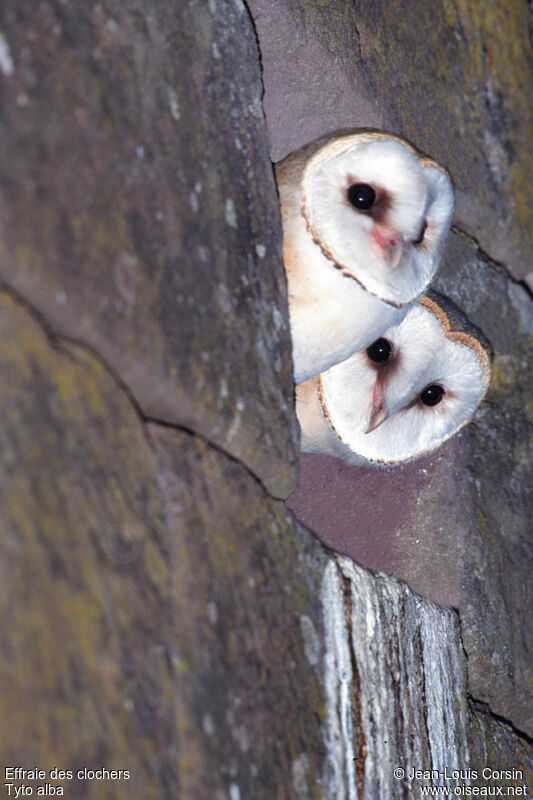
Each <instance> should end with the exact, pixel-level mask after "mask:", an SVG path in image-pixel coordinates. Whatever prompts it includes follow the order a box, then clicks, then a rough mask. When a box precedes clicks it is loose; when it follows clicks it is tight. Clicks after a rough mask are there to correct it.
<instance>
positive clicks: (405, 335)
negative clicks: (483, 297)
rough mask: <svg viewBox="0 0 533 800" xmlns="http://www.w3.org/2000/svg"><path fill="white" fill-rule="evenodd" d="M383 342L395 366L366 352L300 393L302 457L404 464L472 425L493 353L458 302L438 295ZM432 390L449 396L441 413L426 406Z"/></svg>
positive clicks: (311, 382)
mask: <svg viewBox="0 0 533 800" xmlns="http://www.w3.org/2000/svg"><path fill="white" fill-rule="evenodd" d="M462 323H463V324H462ZM382 338H383V339H385V340H386V341H387V342H388V343H389V344H390V347H391V355H390V357H389V359H388V361H387V362H385V363H383V364H376V363H373V362H372V360H371V359H370V357H369V355H368V352H367V351H366V350H364V351H362V352H358V353H355V354H353V355H352V356H350V357H349V358H348V359H346V360H345V361H344V362H342V363H340V364H337V365H335V366H333V367H331V369H329V370H327V371H326V372H324V373H323V374H322V375H320V376H317V377H315V378H312V379H310V380H308V381H306V382H305V383H303V384H301V385H300V386H297V387H296V411H297V414H298V419H299V422H300V426H301V429H302V445H301V446H302V450H304V451H308V452H315V453H326V454H328V455H333V456H338V457H340V458H343V459H345V460H346V461H348V462H349V463H352V464H358V463H365V462H371V463H376V464H397V463H401V462H404V461H410V460H412V459H415V458H418V457H419V456H421V455H423V454H425V453H428V452H430V451H432V450H434V449H436V448H437V447H439V446H440V445H441V444H442V443H443V442H444V441H445V440H446V439H448V438H449V437H450V436H452V435H453V434H454V433H455V432H456V431H458V430H459V429H460V428H461V427H462V426H463V425H465V424H466V423H467V422H468V421H469V420H470V418H471V417H472V414H473V413H474V411H475V409H476V408H477V406H478V405H479V404H480V402H481V401H482V399H483V397H484V395H485V392H486V390H487V387H488V384H489V381H490V374H491V366H490V347H489V345H488V343H486V341H485V339H484V337H483V336H482V334H481V333H480V332H479V331H476V329H474V328H473V327H472V326H470V325H469V324H468V322H467V321H466V320H465V319H464V317H463V318H462V319H461V316H460V312H459V311H458V309H457V308H456V307H454V306H453V305H452V304H451V301H448V300H446V299H444V298H440V297H439V296H438V295H437V294H436V293H431V296H430V297H428V298H423V299H422V301H421V302H419V303H416V304H415V305H414V306H412V307H411V308H410V309H409V311H408V312H407V314H406V316H405V318H404V319H403V320H402V321H401V322H400V323H399V324H398V325H396V326H394V327H392V328H389V330H387V331H385V332H384V333H383V336H382ZM429 386H438V387H441V388H442V389H443V390H444V391H443V394H442V397H441V399H440V401H439V402H438V403H437V404H436V405H434V406H427V405H424V404H423V402H422V400H421V396H423V393H424V390H426V389H427V387H429ZM373 420H374V424H376V427H375V429H373V430H372V425H373ZM369 429H370V431H369Z"/></svg>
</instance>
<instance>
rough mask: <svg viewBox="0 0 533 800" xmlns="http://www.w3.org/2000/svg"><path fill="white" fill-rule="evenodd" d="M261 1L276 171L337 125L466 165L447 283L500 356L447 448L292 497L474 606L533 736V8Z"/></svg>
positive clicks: (415, 581)
mask: <svg viewBox="0 0 533 800" xmlns="http://www.w3.org/2000/svg"><path fill="white" fill-rule="evenodd" d="M250 7H251V9H252V12H253V14H254V18H255V22H256V27H257V31H258V36H259V43H260V48H261V54H262V63H263V70H264V82H265V110H266V114H267V123H268V126H269V131H270V137H271V143H272V153H273V158H274V159H275V160H277V159H278V158H281V157H283V156H284V155H286V153H287V152H289V151H291V150H293V149H295V148H297V147H300V146H302V145H303V144H305V143H307V142H308V141H310V140H311V139H313V138H315V137H317V136H319V135H321V134H323V133H325V132H328V131H332V130H335V129H341V128H345V127H357V126H363V127H366V126H379V127H382V128H384V129H386V130H390V131H391V132H392V133H395V134H399V135H401V136H405V137H406V138H408V139H410V140H411V141H412V142H413V143H414V144H415V145H416V146H417V147H419V148H420V149H421V150H422V151H424V152H427V153H429V154H430V155H431V156H432V157H434V158H436V159H437V160H439V161H441V162H442V163H443V164H444V165H445V166H446V167H447V168H448V169H449V170H450V172H451V175H452V179H453V181H454V184H455V187H456V192H457V211H456V217H455V225H456V233H454V234H452V235H451V236H450V238H449V242H448V245H447V248H446V250H445V253H444V257H443V263H442V266H441V268H440V270H439V272H438V273H437V280H436V283H435V285H436V288H438V289H440V290H442V291H443V292H444V293H447V294H449V295H450V296H451V297H453V299H454V300H455V301H456V302H457V304H458V305H459V306H460V307H462V308H463V309H464V311H465V312H466V313H467V314H468V315H470V317H471V319H472V321H473V322H475V323H477V324H478V325H479V326H480V327H481V328H482V329H483V330H484V332H485V333H486V334H487V335H488V337H489V339H491V341H492V344H493V346H494V348H495V354H496V360H495V377H494V381H493V386H492V389H491V392H490V394H489V397H488V400H487V402H486V403H485V404H484V405H483V406H482V408H481V409H480V411H479V412H478V413H477V414H476V416H475V421H474V424H473V425H471V426H470V428H469V429H467V430H465V431H464V432H462V433H461V434H460V435H459V436H457V437H455V438H454V439H453V440H452V441H450V442H449V443H447V444H446V445H445V446H444V447H443V448H442V449H441V450H440V451H439V452H438V453H436V454H434V455H432V456H431V457H429V458H426V459H422V460H421V461H420V462H418V463H416V464H412V465H406V466H405V467H401V468H395V469H393V470H365V469H357V468H349V467H347V466H345V465H339V464H336V463H335V462H334V461H332V460H331V459H326V458H321V457H317V456H306V457H304V458H303V459H302V470H301V473H300V480H299V485H298V489H297V491H296V493H295V494H293V496H292V497H291V499H290V501H289V504H290V506H291V508H292V509H293V510H294V511H295V513H296V514H297V515H298V517H299V519H300V520H301V521H303V522H304V523H305V524H306V525H308V526H309V527H310V528H312V529H313V530H314V531H315V532H316V533H317V534H318V535H319V536H320V537H321V538H322V539H323V540H324V541H325V542H326V543H327V544H328V545H329V546H330V547H332V548H334V549H336V550H339V551H341V552H344V553H347V554H349V555H351V556H352V557H353V558H356V559H357V560H358V561H360V563H362V564H364V565H365V566H369V567H373V568H379V569H382V570H386V571H388V572H390V573H392V574H394V575H397V576H398V577H401V578H403V579H405V580H407V581H408V582H409V584H410V586H412V587H413V588H414V589H415V590H416V591H418V592H420V593H422V594H424V595H425V596H427V597H431V598H432V599H434V600H435V601H437V602H440V603H444V604H446V605H452V606H454V607H456V608H457V609H459V612H460V619H461V624H462V626H463V637H464V644H465V648H466V650H467V653H468V656H469V691H470V692H471V693H472V695H473V696H474V697H476V698H478V699H479V700H482V701H484V702H486V703H488V704H490V707H491V708H492V709H493V710H494V711H495V712H496V713H498V714H499V715H501V716H502V717H504V718H507V719H509V720H511V721H512V723H513V724H514V725H516V726H517V728H519V729H521V730H523V731H526V732H528V733H529V734H530V735H533V717H532V709H533V671H532V667H531V652H533V627H532V625H531V620H530V618H529V616H528V615H527V614H526V613H524V609H527V608H530V607H531V605H532V601H533V597H532V592H533V583H532V581H531V577H530V575H531V571H532V569H533V550H532V544H531V518H532V516H533V498H532V491H531V486H532V477H533V476H532V467H531V455H530V454H531V445H532V441H533V435H532V430H533V428H532V424H533V416H532V407H531V396H532V395H533V385H532V382H531V381H532V378H531V375H532V372H531V361H532V357H533V355H532V354H533V350H532V333H533V301H532V300H531V297H530V296H529V295H528V293H527V291H526V290H525V289H524V288H523V286H521V285H520V284H519V283H516V282H514V281H513V280H512V279H511V278H510V274H513V275H514V276H516V277H523V278H527V275H528V273H529V271H530V270H531V263H530V260H531V255H530V254H531V251H532V247H531V245H532V238H531V236H532V235H531V231H533V226H532V221H533V220H531V218H530V215H531V213H532V209H533V197H532V194H531V192H532V187H533V180H532V177H533V176H532V174H531V170H532V162H531V158H530V153H531V149H532V147H533V124H532V123H533V120H532V114H533V107H532V106H531V104H530V103H526V102H524V97H525V96H529V95H530V94H531V91H532V89H533V59H532V54H531V46H530V43H529V40H528V10H527V6H526V4H524V3H520V2H512V3H510V4H507V3H506V4H504V3H496V2H494V3H489V4H482V5H480V4H478V3H474V2H472V1H471V0H464V1H463V0H461V2H458V3H454V4H450V3H444V2H437V3H433V4H427V3H423V2H417V0H415V2H411V1H410V2H407V1H406V0H399V1H398V2H393V3H387V4H382V3H363V2H354V3H349V2H341V3H339V4H336V13H335V14H331V8H330V7H329V4H328V3H314V4H310V3H307V2H304V0H280V2H279V3H277V4H276V5H275V8H273V6H272V4H271V3H267V2H265V1H264V0H251V2H250ZM337 7H338V12H337ZM280 20H281V24H280ZM421 31H423V32H424V35H423V36H421ZM504 42H505V43H506V44H504ZM288 43H291V46H290V47H289V46H288ZM461 230H462V231H466V232H467V233H469V234H473V235H475V237H476V239H477V242H479V243H480V244H481V247H482V248H483V250H478V245H477V243H476V239H472V237H471V236H469V237H467V236H465V235H462V234H461V232H460V231H461ZM487 254H488V255H487ZM489 256H490V258H489ZM491 259H492V260H491ZM494 259H495V260H496V261H500V262H501V265H500V266H497V265H496V263H495V261H494Z"/></svg>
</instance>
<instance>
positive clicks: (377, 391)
mask: <svg viewBox="0 0 533 800" xmlns="http://www.w3.org/2000/svg"><path fill="white" fill-rule="evenodd" d="M388 417H389V412H388V411H387V408H386V407H385V395H384V394H383V391H382V389H381V388H380V387H379V386H378V384H377V383H376V385H375V387H374V391H373V392H372V407H371V409H370V419H369V420H368V428H367V429H366V431H365V433H372V431H375V430H376V428H379V426H380V425H381V423H382V422H385V420H386V419H388Z"/></svg>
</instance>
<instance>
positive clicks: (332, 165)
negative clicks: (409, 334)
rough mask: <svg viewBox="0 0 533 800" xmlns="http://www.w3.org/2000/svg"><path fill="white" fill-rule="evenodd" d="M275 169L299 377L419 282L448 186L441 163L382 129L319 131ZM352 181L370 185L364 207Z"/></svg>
mask: <svg viewBox="0 0 533 800" xmlns="http://www.w3.org/2000/svg"><path fill="white" fill-rule="evenodd" d="M276 173H277V179H278V186H279V192H280V202H281V212H282V222H283V260H284V265H285V269H286V273H287V280H288V287H289V310H290V317H291V330H292V338H293V359H294V368H295V380H296V382H297V383H299V382H302V381H304V380H306V379H307V378H309V377H310V376H313V375H317V374H318V373H320V372H322V371H324V370H325V369H328V368H329V367H330V366H332V365H333V364H336V363H338V362H339V361H342V360H344V359H345V358H347V357H348V356H349V355H351V354H352V353H353V352H355V351H357V350H362V349H364V348H365V347H367V346H368V345H369V344H370V343H371V342H372V341H374V340H375V339H376V338H377V337H378V336H379V335H380V334H381V333H382V332H383V330H385V329H386V328H388V327H390V326H391V325H395V324H397V323H399V322H400V320H401V319H402V318H403V317H404V315H405V313H406V309H407V307H408V306H409V305H410V304H412V303H413V302H414V301H415V300H416V299H417V298H418V297H419V296H420V295H421V294H422V293H423V292H424V291H425V289H426V288H427V286H428V284H429V281H430V280H431V278H432V277H433V275H434V273H435V270H436V268H437V265H438V261H439V258H440V253H441V250H442V247H443V244H444V239H445V237H446V234H447V232H448V229H449V225H450V222H451V217H452V213H453V189H452V186H451V182H450V179H449V177H448V175H447V173H446V172H445V171H444V170H443V169H442V168H440V167H439V166H438V165H437V164H435V163H434V162H432V161H429V160H428V159H425V158H423V157H422V156H420V154H418V153H417V152H416V151H415V150H414V149H413V148H412V147H411V146H410V145H408V144H407V143H406V142H404V141H402V140H400V139H397V138H395V137H393V136H389V135H387V134H383V133H369V132H365V133H362V132H359V133H353V134H349V135H345V136H341V137H336V138H333V139H331V138H330V139H328V140H320V141H319V142H318V143H314V144H312V145H309V146H308V147H307V148H304V150H302V151H298V152H297V153H294V154H292V155H290V156H288V157H287V158H286V159H285V160H284V161H282V162H280V163H279V164H278V165H277V167H276ZM359 184H363V185H365V186H370V187H371V188H372V190H374V191H375V195H376V202H375V204H374V205H373V207H372V208H371V209H369V210H364V211H361V210H359V209H356V208H354V206H353V204H352V203H351V202H350V201H349V199H348V190H349V189H350V187H351V186H353V185H359ZM421 235H422V239H421V241H419V239H420V237H421Z"/></svg>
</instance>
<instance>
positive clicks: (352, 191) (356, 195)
mask: <svg viewBox="0 0 533 800" xmlns="http://www.w3.org/2000/svg"><path fill="white" fill-rule="evenodd" d="M348 200H349V201H350V203H351V204H352V206H353V207H354V208H356V209H357V210H358V211H369V210H370V209H371V208H372V206H373V205H374V203H375V202H376V193H375V191H374V189H373V188H372V187H371V186H369V185H368V183H352V185H351V186H350V187H349V189H348Z"/></svg>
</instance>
